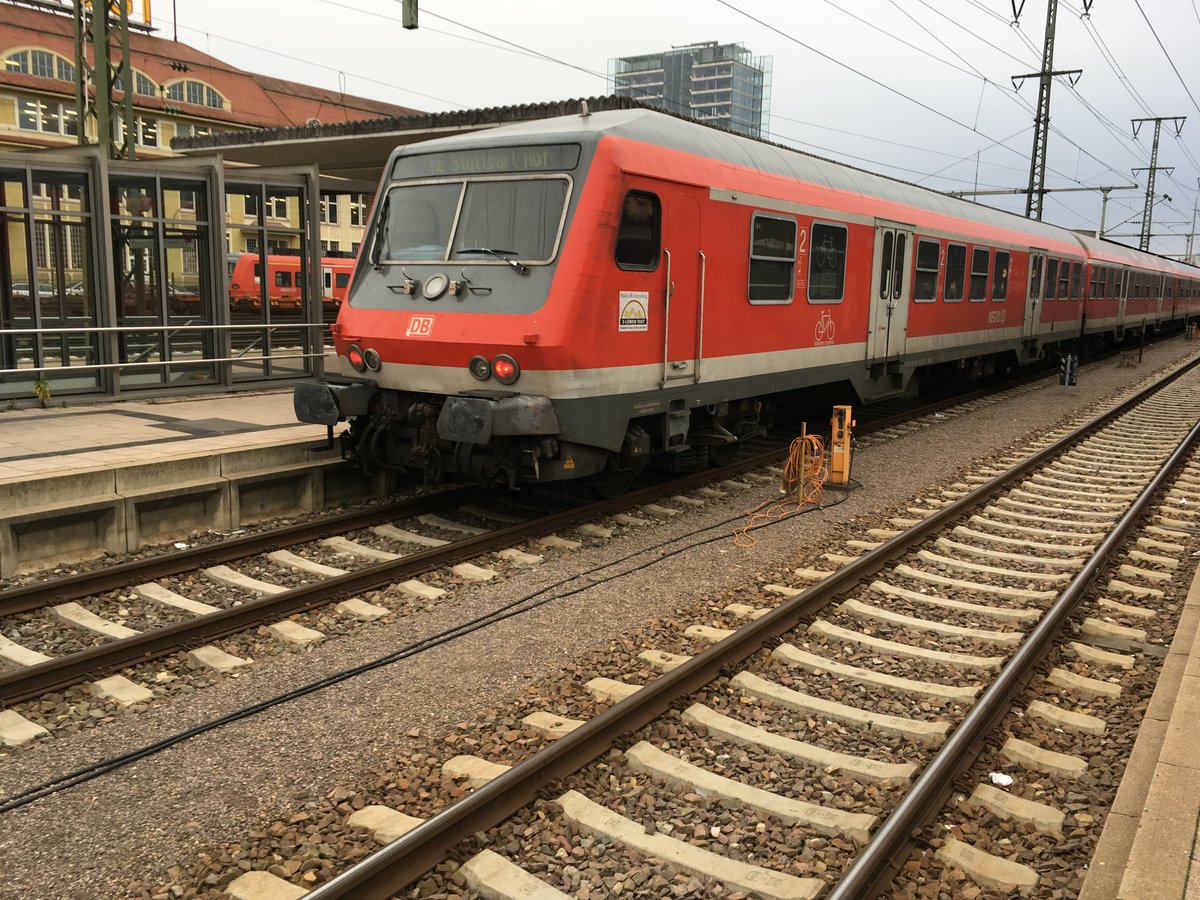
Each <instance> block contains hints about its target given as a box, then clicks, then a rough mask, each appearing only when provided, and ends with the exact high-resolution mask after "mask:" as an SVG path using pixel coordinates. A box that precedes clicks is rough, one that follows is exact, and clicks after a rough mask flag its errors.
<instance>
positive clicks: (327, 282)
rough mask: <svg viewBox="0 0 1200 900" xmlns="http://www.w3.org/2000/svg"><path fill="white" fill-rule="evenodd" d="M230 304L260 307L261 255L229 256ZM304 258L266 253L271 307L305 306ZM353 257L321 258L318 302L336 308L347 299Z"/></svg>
mask: <svg viewBox="0 0 1200 900" xmlns="http://www.w3.org/2000/svg"><path fill="white" fill-rule="evenodd" d="M230 259H231V265H230V270H229V304H230V306H231V307H232V308H234V309H237V310H243V311H245V310H249V311H256V310H261V309H262V298H263V277H262V275H263V271H262V258H261V257H260V256H259V255H258V254H257V253H241V254H238V255H237V256H236V257H230ZM303 263H304V260H303V259H302V258H301V257H299V256H286V255H283V254H274V253H272V254H268V256H267V279H266V294H267V303H268V304H269V305H270V306H271V308H272V309H297V310H298V309H300V308H301V307H303V306H304V269H303ZM353 272H354V260H353V259H352V258H349V257H340V256H339V257H323V258H322V259H321V303H322V305H323V306H325V307H328V308H332V309H334V310H336V309H337V308H338V307H340V306H341V305H342V302H343V301H344V300H345V299H346V293H347V291H348V290H349V288H350V276H351V275H352V274H353Z"/></svg>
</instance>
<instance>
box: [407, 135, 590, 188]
mask: <svg viewBox="0 0 1200 900" xmlns="http://www.w3.org/2000/svg"><path fill="white" fill-rule="evenodd" d="M579 152H580V151H579V145H578V144H548V145H545V146H540V147H538V146H534V147H481V148H480V149H478V150H450V151H447V152H445V153H424V154H421V155H419V156H401V157H400V158H399V159H397V160H396V163H395V165H393V166H392V178H393V179H394V180H397V181H399V180H402V179H411V178H441V177H444V176H447V175H491V174H495V173H500V172H568V171H570V170H571V169H574V168H575V167H576V166H577V165H579Z"/></svg>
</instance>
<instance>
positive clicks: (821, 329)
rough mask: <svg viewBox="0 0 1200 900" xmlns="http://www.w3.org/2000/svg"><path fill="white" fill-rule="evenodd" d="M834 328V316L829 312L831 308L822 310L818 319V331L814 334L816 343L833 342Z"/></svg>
mask: <svg viewBox="0 0 1200 900" xmlns="http://www.w3.org/2000/svg"><path fill="white" fill-rule="evenodd" d="M833 329H834V325H833V316H831V315H830V314H829V310H827V309H823V310H821V318H819V319H817V327H816V333H815V334H814V336H813V337H814V341H815V343H817V344H832V343H833Z"/></svg>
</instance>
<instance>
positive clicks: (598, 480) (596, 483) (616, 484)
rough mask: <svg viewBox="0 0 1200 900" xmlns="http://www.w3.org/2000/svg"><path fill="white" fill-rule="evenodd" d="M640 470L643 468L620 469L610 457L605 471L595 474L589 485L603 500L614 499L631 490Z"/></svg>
mask: <svg viewBox="0 0 1200 900" xmlns="http://www.w3.org/2000/svg"><path fill="white" fill-rule="evenodd" d="M639 472H641V469H633V468H629V469H618V468H617V467H616V465H615V464H614V463H613V461H612V460H611V459H610V460H609V461H608V464H607V465H606V466H605V467H604V471H603V472H601V473H600V474H599V475H595V476H593V477H592V479H591V481H590V483H589V485H588V486H589V487H590V488H591V489H592V493H594V494H596V495H597V496H598V497H599V498H600V499H601V500H614V499H616V498H617V497H620V496H621V495H622V494H624V493H625V492H626V491H627V490H629V486H630V485H631V484H633V479H635V478H637V476H638V473H639Z"/></svg>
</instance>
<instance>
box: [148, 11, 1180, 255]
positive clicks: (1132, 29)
mask: <svg viewBox="0 0 1200 900" xmlns="http://www.w3.org/2000/svg"><path fill="white" fill-rule="evenodd" d="M1016 2H1017V3H1018V4H1019V3H1020V2H1021V0H1016ZM175 6H176V9H177V12H178V23H177V24H178V29H179V39H180V40H181V41H184V42H186V43H189V44H191V45H193V46H195V47H197V48H198V49H201V50H204V51H206V52H208V53H210V54H212V55H214V56H217V57H220V58H222V59H225V60H227V61H229V62H231V63H233V64H234V65H236V66H238V67H240V68H243V69H247V70H250V71H255V72H261V73H264V74H268V75H274V76H277V77H281V78H288V79H292V80H295V81H303V82H307V83H309V84H315V85H320V86H323V87H326V88H330V89H333V90H337V91H341V90H345V91H346V92H347V93H351V94H357V95H360V96H364V97H372V98H375V99H378V100H385V101H388V102H391V103H396V104H401V105H404V106H410V107H414V108H417V109H421V110H427V111H431V112H440V111H447V110H456V109H472V108H479V107H488V106H502V105H510V104H520V103H531V102H539V101H551V100H566V99H571V98H575V97H587V96H596V95H601V94H604V93H607V82H606V73H607V70H608V62H609V60H610V59H612V58H614V57H618V56H633V55H637V54H642V53H652V52H656V51H660V50H666V49H669V48H670V47H672V46H678V45H683V44H689V43H697V42H703V41H714V40H715V41H720V42H723V43H724V42H734V43H741V44H743V45H744V46H745V47H746V49H747V50H749V51H750V52H751V53H752V54H753V55H755V56H761V57H769V58H770V62H771V68H772V72H771V95H770V134H769V137H770V138H771V139H772V140H775V141H778V142H780V143H784V144H788V145H790V146H794V147H798V148H801V149H805V150H808V151H810V152H814V153H817V154H819V155H822V156H827V157H831V158H834V159H838V160H842V161H845V162H848V163H851V164H853V165H857V166H861V167H863V168H866V169H870V170H872V171H876V172H880V173H883V174H888V175H893V176H895V177H898V178H903V179H905V180H908V181H913V182H916V183H918V184H921V185H925V186H927V187H931V188H936V189H938V190H945V191H952V190H970V189H973V188H977V189H995V188H1015V187H1022V188H1023V187H1024V186H1025V185H1026V184H1027V183H1028V180H1029V159H1030V153H1031V150H1032V145H1033V118H1034V112H1035V110H1036V106H1037V95H1038V85H1037V82H1036V80H1033V79H1030V80H1028V81H1027V82H1026V83H1025V84H1024V85H1023V86H1022V87H1021V89H1020V90H1019V91H1017V90H1014V88H1013V83H1012V80H1011V77H1012V76H1013V75H1017V74H1025V73H1031V72H1035V71H1037V70H1039V69H1040V67H1041V55H1042V46H1043V42H1044V35H1045V24H1046V11H1047V6H1046V0H1027V2H1025V4H1024V9H1023V11H1022V13H1021V17H1020V21H1019V23H1018V24H1016V25H1014V24H1013V23H1012V19H1013V10H1012V6H1011V0H604V2H587V3H585V2H581V0H454V2H451V0H420V27H419V28H418V29H417V30H415V31H409V30H405V29H403V28H402V27H401V25H400V3H399V0H289V2H288V3H287V4H286V7H284V6H283V5H281V4H277V3H261V2H246V0H175ZM284 8H286V10H287V11H286V19H287V22H286V23H284V22H281V21H280V14H281V9H284ZM154 15H155V19H156V21H155V25H156V26H157V27H158V28H159V29H160V32H159V33H160V34H163V35H164V36H168V37H169V36H171V34H172V24H173V23H172V11H171V4H169V3H167V2H166V0H158V3H157V4H155V8H154ZM1197 46H1200V0H1094V2H1093V3H1092V4H1091V14H1090V16H1087V17H1084V16H1083V0H1062V2H1061V4H1060V6H1059V12H1058V29H1057V40H1056V45H1055V55H1054V67H1055V68H1056V69H1082V70H1083V75H1082V77H1081V78H1080V80H1079V82H1078V84H1077V85H1075V86H1074V87H1072V86H1071V85H1070V84H1069V82H1068V81H1067V79H1066V78H1058V79H1056V80H1055V84H1054V87H1053V91H1052V97H1051V101H1052V102H1051V129H1052V130H1051V136H1050V142H1049V153H1048V157H1047V163H1046V168H1047V174H1046V186H1047V187H1082V186H1088V187H1096V186H1107V185H1127V184H1134V183H1137V184H1138V185H1139V186H1140V189H1139V190H1137V191H1114V192H1113V193H1111V194H1110V200H1109V203H1108V210H1107V217H1106V222H1105V227H1106V230H1107V231H1108V232H1115V233H1116V234H1118V235H1120V234H1131V233H1132V234H1133V235H1134V236H1133V237H1127V238H1119V239H1121V240H1123V241H1125V242H1127V243H1131V244H1134V245H1136V244H1137V237H1136V235H1137V233H1138V232H1139V231H1140V228H1141V217H1142V210H1143V207H1144V204H1145V186H1146V182H1147V173H1146V172H1137V173H1136V174H1135V173H1134V172H1133V171H1132V170H1133V169H1134V168H1144V167H1146V166H1148V165H1149V164H1150V153H1151V146H1152V143H1153V135H1154V123H1152V122H1150V123H1146V124H1143V125H1142V126H1141V130H1140V132H1139V136H1138V138H1137V139H1135V138H1134V136H1133V129H1132V125H1131V121H1130V120H1131V119H1135V118H1145V117H1155V116H1164V117H1166V116H1181V117H1187V121H1186V122H1185V123H1183V124H1182V132H1181V134H1180V136H1178V137H1177V136H1176V132H1175V126H1176V124H1177V123H1174V122H1164V123H1163V125H1162V138H1161V141H1160V145H1159V154H1158V164H1159V165H1160V166H1170V167H1174V172H1173V173H1167V172H1166V171H1160V172H1159V173H1158V176H1157V180H1156V184H1155V193H1156V195H1158V199H1157V200H1156V205H1155V212H1154V217H1153V220H1152V221H1153V231H1154V232H1155V233H1156V234H1158V233H1160V232H1161V233H1164V234H1163V236H1161V237H1155V238H1154V240H1153V241H1152V243H1151V249H1153V250H1156V251H1158V252H1162V253H1175V254H1179V253H1183V252H1184V250H1185V249H1186V245H1187V237H1186V235H1187V234H1188V232H1189V231H1190V230H1191V227H1192V220H1193V212H1194V207H1195V204H1196V199H1197V178H1198V177H1200V162H1198V158H1200V106H1197V98H1198V97H1200V54H1198V53H1197V52H1196V49H1195V48H1196V47H1197ZM1193 148H1195V149H1193ZM1163 194H1167V195H1169V196H1170V199H1169V200H1167V199H1165V198H1163V197H1162V195H1163ZM981 200H982V202H987V203H990V204H992V205H995V206H998V207H1001V208H1004V209H1010V210H1014V211H1016V212H1024V208H1025V197H1024V195H1020V196H1016V197H984V198H981ZM1100 216H1101V194H1100V192H1098V191H1086V192H1084V191H1081V192H1070V193H1053V194H1048V195H1047V197H1046V202H1045V212H1044V218H1045V219H1046V220H1047V221H1050V222H1054V223H1056V224H1060V225H1065V226H1068V227H1072V228H1086V229H1097V228H1099V226H1100ZM1123 222H1124V224H1121V223H1123ZM1196 251H1197V252H1198V253H1200V241H1197V242H1196Z"/></svg>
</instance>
